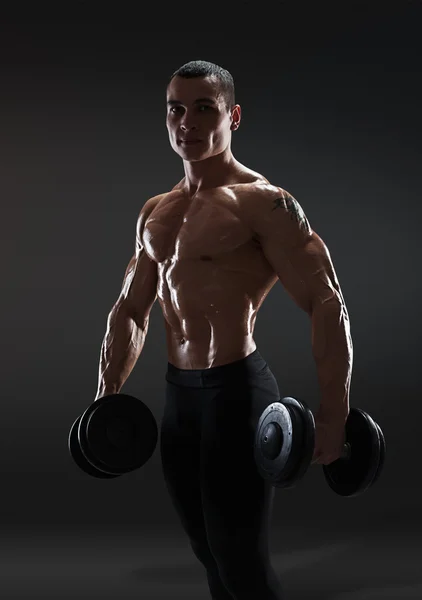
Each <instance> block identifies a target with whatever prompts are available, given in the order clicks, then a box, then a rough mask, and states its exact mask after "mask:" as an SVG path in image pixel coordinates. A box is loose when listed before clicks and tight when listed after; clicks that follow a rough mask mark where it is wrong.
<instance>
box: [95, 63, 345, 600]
mask: <svg viewBox="0 0 422 600" xmlns="http://www.w3.org/2000/svg"><path fill="white" fill-rule="evenodd" d="M240 119H241V108H240V106H239V104H235V100H234V85H233V79H232V77H231V75H230V73H228V72H227V71H226V70H224V69H222V68H220V67H218V66H217V65H214V64H212V63H207V62H204V61H192V62H191V63H188V64H186V65H184V66H183V67H181V68H180V69H179V70H178V71H176V73H174V74H173V76H172V78H171V79H170V82H169V84H168V86H167V116H166V124H167V129H168V133H169V139H170V144H171V146H172V148H173V150H174V151H175V152H176V153H177V154H178V155H179V156H180V157H181V158H182V159H183V165H184V170H185V177H184V178H183V179H182V180H181V181H180V182H179V183H178V184H177V185H176V186H175V187H174V188H173V189H172V190H171V191H169V192H166V193H162V194H160V195H158V196H155V197H153V198H150V199H149V200H147V201H146V202H145V204H144V206H143V208H142V210H141V211H140V214H139V218H138V222H137V228H136V248H135V253H134V255H133V257H132V259H131V261H130V262H129V265H128V268H127V270H126V274H125V277H124V282H123V287H122V291H121V294H120V297H119V298H118V300H117V301H116V304H115V305H114V307H113V308H112V310H111V312H110V314H109V318H108V322H107V332H106V335H105V338H104V342H103V346H102V350H101V358H100V372H99V384H98V391H97V399H98V398H99V397H101V396H104V395H106V394H112V393H117V392H119V391H120V389H121V387H122V386H123V384H124V382H125V381H126V379H127V377H128V376H129V374H130V373H131V371H132V369H133V367H134V365H135V363H136V361H137V359H138V357H139V355H140V353H141V352H142V348H143V346H144V343H145V337H146V335H147V332H148V324H149V315H150V311H151V307H152V305H153V304H154V302H155V300H156V298H157V297H158V301H159V303H160V306H161V309H162V312H163V315H164V319H165V327H166V338H167V352H168V365H167V372H166V402H165V410H164V415H163V420H162V424H161V437H160V449H161V459H162V466H163V473H164V477H165V480H166V484H167V488H168V490H169V493H170V496H171V498H172V501H173V503H174V506H175V509H176V511H177V513H178V515H179V517H180V520H181V523H182V525H183V527H184V529H185V531H186V533H187V535H188V536H189V539H190V543H191V546H192V549H193V551H194V553H195V555H196V556H197V558H198V559H199V561H201V562H202V564H203V565H204V567H205V569H206V573H207V578H208V584H209V589H210V592H211V597H212V598H213V599H214V600H233V599H235V600H246V599H248V600H275V599H277V600H279V599H280V598H282V597H283V593H282V589H281V586H280V583H279V581H278V579H277V577H276V575H275V573H274V571H273V568H272V566H271V564H270V559H269V548H268V546H269V544H268V528H269V522H270V515H271V508H272V501H273V494H274V488H273V487H272V486H271V485H269V484H268V482H265V481H264V480H263V479H262V478H261V477H260V476H259V475H258V473H257V470H256V467H255V464H254V457H253V439H254V433H255V427H256V425H257V422H258V419H259V416H260V414H261V413H262V411H263V410H264V408H265V407H266V406H268V404H270V403H271V402H274V401H277V400H279V399H280V392H279V389H278V386H277V382H276V380H275V378H274V375H273V374H272V372H271V370H270V368H269V366H268V364H267V363H266V362H265V360H264V358H263V357H262V356H261V354H260V353H259V351H258V349H257V347H256V344H255V340H254V327H255V322H256V317H257V314H258V310H259V308H260V307H261V305H262V303H263V301H264V299H265V298H266V296H267V295H268V293H269V291H270V290H271V288H272V287H273V286H274V284H275V283H276V281H277V280H280V281H281V283H282V284H283V285H284V287H285V289H286V290H287V292H288V293H289V294H290V296H291V297H292V299H293V300H294V301H295V302H296V303H297V305H298V306H300V308H302V309H303V310H304V311H305V312H306V313H307V314H308V315H309V317H310V319H311V324H312V350H313V355H314V357H315V361H316V366H317V374H318V381H319V385H320V394H321V402H320V407H319V409H318V412H317V414H316V426H317V431H316V445H315V454H314V458H313V460H314V462H317V463H322V464H328V463H330V462H332V461H333V460H335V459H337V458H338V457H339V456H340V452H341V448H342V445H343V442H344V425H345V421H346V418H347V415H348V412H349V387H350V378H351V370H352V342H351V337H350V327H349V318H348V314H347V310H346V307H345V303H344V299H343V296H342V293H341V289H340V286H339V282H338V280H337V277H336V274H335V271H334V268H333V264H332V261H331V259H330V254H329V252H328V249H327V247H326V245H325V244H324V242H323V241H322V240H321V238H320V237H319V236H318V235H317V234H316V233H315V231H313V230H312V228H311V226H310V224H309V221H308V219H307V217H306V216H305V214H304V211H303V209H302V208H301V206H300V205H299V203H298V202H297V201H296V200H295V199H294V198H293V196H292V195H291V194H289V193H288V192H287V191H285V190H284V189H281V188H280V187H277V186H275V185H272V184H270V183H269V181H268V180H267V179H265V177H263V176H262V175H260V174H259V173H256V172H255V171H252V170H251V169H249V168H248V167H246V166H244V165H242V164H241V163H240V162H239V161H237V160H236V159H235V158H234V156H233V154H232V151H231V137H232V132H233V131H236V130H237V129H238V127H239V125H240ZM280 321H281V323H280V328H279V331H277V332H275V334H276V335H277V336H279V337H280V344H282V343H283V340H282V337H281V332H282V319H280Z"/></svg>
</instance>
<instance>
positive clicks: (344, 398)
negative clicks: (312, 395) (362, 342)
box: [312, 300, 353, 416]
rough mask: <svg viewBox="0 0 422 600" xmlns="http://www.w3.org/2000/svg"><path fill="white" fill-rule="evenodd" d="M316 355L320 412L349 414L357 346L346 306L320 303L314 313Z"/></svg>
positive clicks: (313, 337)
mask: <svg viewBox="0 0 422 600" xmlns="http://www.w3.org/2000/svg"><path fill="white" fill-rule="evenodd" d="M312 352H313V356H314V359H315V364H316V368H317V376H318V383H319V388H320V408H319V411H320V412H322V413H323V412H324V411H327V412H330V414H332V413H333V412H338V414H339V415H340V416H343V415H344V414H347V413H348V411H349V394H350V383H351V377H352V367H353V344H352V337H351V333H350V321H349V315H348V312H347V309H346V306H345V305H344V303H342V302H339V301H337V300H336V301H334V300H332V301H327V302H326V303H325V304H323V303H318V304H317V305H316V306H315V307H314V309H313V311H312Z"/></svg>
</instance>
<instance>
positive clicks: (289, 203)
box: [272, 194, 311, 233]
mask: <svg viewBox="0 0 422 600" xmlns="http://www.w3.org/2000/svg"><path fill="white" fill-rule="evenodd" d="M273 203H274V206H273V209H272V210H276V209H277V208H284V209H285V210H287V212H288V213H289V215H290V218H291V219H292V220H293V221H295V222H296V223H298V225H299V227H300V228H301V229H303V230H304V231H306V232H307V233H310V231H311V227H310V225H309V221H308V219H307V218H306V215H305V213H304V212H303V210H302V207H301V206H300V204H299V203H298V201H297V200H296V199H295V198H293V196H291V195H290V194H286V195H285V196H280V197H279V198H276V199H275V200H273Z"/></svg>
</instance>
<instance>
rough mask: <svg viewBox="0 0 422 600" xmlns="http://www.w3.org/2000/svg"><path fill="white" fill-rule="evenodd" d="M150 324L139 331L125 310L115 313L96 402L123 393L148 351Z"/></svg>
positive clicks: (105, 345) (111, 317) (104, 345)
mask: <svg viewBox="0 0 422 600" xmlns="http://www.w3.org/2000/svg"><path fill="white" fill-rule="evenodd" d="M147 331H148V321H146V322H145V323H144V325H143V327H139V326H138V325H137V324H136V323H135V321H134V320H133V318H132V317H130V316H129V315H128V313H127V312H126V311H125V310H123V309H113V310H112V311H111V312H110V314H109V316H108V319H107V331H106V334H105V337H104V340H103V343H102V346H101V354H100V365H99V374H98V388H97V395H96V398H95V399H96V400H97V399H98V398H100V397H101V396H104V395H106V394H117V393H119V392H120V389H121V388H122V386H123V384H124V382H125V381H126V379H127V378H128V377H129V375H130V373H131V372H132V369H133V367H134V366H135V364H136V361H137V360H138V358H139V355H140V354H141V352H142V349H143V347H144V343H145V338H146V334H147Z"/></svg>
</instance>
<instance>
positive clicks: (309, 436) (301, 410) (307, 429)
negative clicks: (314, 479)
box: [282, 396, 315, 489]
mask: <svg viewBox="0 0 422 600" xmlns="http://www.w3.org/2000/svg"><path fill="white" fill-rule="evenodd" d="M282 403H283V404H284V406H286V407H287V409H288V410H289V412H290V416H291V419H292V426H293V449H292V453H291V456H290V457H289V459H290V460H289V461H288V462H287V465H286V470H285V473H284V475H283V488H284V489H287V488H292V487H295V486H296V485H297V484H298V483H299V481H300V480H301V479H302V478H303V476H304V475H305V473H306V472H307V470H308V468H309V465H310V464H311V462H312V456H313V454H314V449H315V419H314V415H313V413H312V411H311V409H310V408H309V407H308V406H307V405H306V404H305V402H303V401H302V400H298V399H297V398H292V397H291V396H287V397H285V398H283V399H282Z"/></svg>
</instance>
